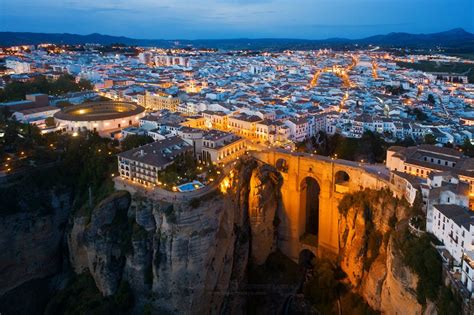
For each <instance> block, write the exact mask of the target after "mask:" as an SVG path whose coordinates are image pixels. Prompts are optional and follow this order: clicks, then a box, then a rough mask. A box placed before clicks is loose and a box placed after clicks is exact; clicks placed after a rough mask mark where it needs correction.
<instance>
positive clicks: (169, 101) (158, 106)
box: [138, 91, 181, 112]
mask: <svg viewBox="0 0 474 315" xmlns="http://www.w3.org/2000/svg"><path fill="white" fill-rule="evenodd" d="M180 102H181V99H180V98H179V97H178V95H176V94H167V93H165V92H157V93H153V92H148V91H146V92H145V95H141V96H140V97H139V98H138V103H139V104H140V105H141V106H143V107H145V108H147V109H151V110H164V109H166V110H169V111H171V112H177V111H178V106H179V104H180Z"/></svg>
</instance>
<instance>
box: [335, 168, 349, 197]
mask: <svg viewBox="0 0 474 315" xmlns="http://www.w3.org/2000/svg"><path fill="white" fill-rule="evenodd" d="M350 179H351V178H350V176H349V174H347V173H346V172H344V171H337V172H336V174H335V175H334V190H335V191H336V192H340V193H347V192H348V191H349V181H350Z"/></svg>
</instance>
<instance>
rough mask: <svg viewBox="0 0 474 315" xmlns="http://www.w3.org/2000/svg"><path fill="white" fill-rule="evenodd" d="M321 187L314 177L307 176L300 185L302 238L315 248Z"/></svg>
mask: <svg viewBox="0 0 474 315" xmlns="http://www.w3.org/2000/svg"><path fill="white" fill-rule="evenodd" d="M320 193H321V186H320V184H319V182H318V180H316V179H315V178H314V177H311V176H307V177H305V178H304V179H303V180H302V181H301V183H300V213H301V215H302V216H301V219H302V223H303V226H302V235H301V236H300V237H302V238H303V239H306V240H307V241H309V242H310V243H311V244H308V245H312V246H317V238H318V235H319V210H320V209H319V204H320Z"/></svg>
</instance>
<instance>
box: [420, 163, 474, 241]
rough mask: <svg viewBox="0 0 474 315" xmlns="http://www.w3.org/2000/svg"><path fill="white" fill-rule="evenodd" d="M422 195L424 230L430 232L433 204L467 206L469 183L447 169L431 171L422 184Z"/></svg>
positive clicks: (432, 221) (432, 220)
mask: <svg viewBox="0 0 474 315" xmlns="http://www.w3.org/2000/svg"><path fill="white" fill-rule="evenodd" d="M422 195H423V196H424V202H425V204H426V230H427V231H428V232H430V233H433V223H434V219H433V216H434V211H433V210H434V209H433V208H434V206H435V205H439V204H442V205H458V206H461V207H469V184H468V183H465V182H461V181H460V180H459V178H458V177H457V176H456V175H453V174H452V173H451V172H448V171H446V172H441V173H431V174H430V176H428V178H427V180H426V185H423V186H422Z"/></svg>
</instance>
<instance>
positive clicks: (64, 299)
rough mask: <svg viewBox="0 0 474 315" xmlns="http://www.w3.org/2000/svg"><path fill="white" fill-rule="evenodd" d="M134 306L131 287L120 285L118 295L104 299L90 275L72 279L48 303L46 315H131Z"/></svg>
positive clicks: (122, 283) (124, 283) (126, 284)
mask: <svg viewBox="0 0 474 315" xmlns="http://www.w3.org/2000/svg"><path fill="white" fill-rule="evenodd" d="M133 304H134V299H133V295H132V292H131V290H130V285H129V284H128V282H126V281H122V282H121V283H120V286H119V289H118V290H117V293H116V294H114V295H113V296H109V297H104V296H102V294H101V293H100V292H99V290H98V289H97V287H96V285H95V282H94V279H93V278H92V276H91V275H90V274H88V273H86V274H81V275H77V276H75V277H74V278H72V279H71V280H70V281H69V282H68V284H67V285H66V287H65V288H64V289H62V290H60V291H59V292H58V293H56V294H55V296H54V297H53V298H52V299H51V300H50V302H49V303H48V305H47V307H46V310H45V312H44V313H45V314H46V315H53V314H129V313H130V309H131V307H132V306H133Z"/></svg>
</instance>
